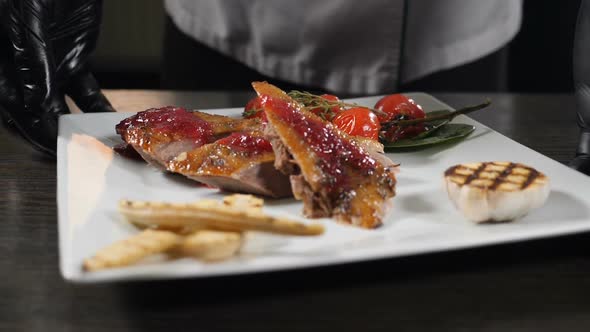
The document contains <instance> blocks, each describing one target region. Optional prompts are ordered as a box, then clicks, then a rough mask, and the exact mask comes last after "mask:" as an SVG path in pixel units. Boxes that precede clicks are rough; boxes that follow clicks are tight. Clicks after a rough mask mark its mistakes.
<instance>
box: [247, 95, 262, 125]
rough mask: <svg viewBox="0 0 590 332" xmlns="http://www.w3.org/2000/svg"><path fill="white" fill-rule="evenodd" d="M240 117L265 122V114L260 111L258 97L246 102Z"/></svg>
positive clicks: (260, 106) (260, 105)
mask: <svg viewBox="0 0 590 332" xmlns="http://www.w3.org/2000/svg"><path fill="white" fill-rule="evenodd" d="M242 116H243V117H244V118H246V119H253V118H260V119H261V120H262V122H267V121H268V120H267V119H266V113H264V110H263V109H262V104H261V103H260V98H259V97H254V98H252V99H250V101H248V103H247V104H246V107H244V113H242Z"/></svg>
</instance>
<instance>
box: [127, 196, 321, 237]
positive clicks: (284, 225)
mask: <svg viewBox="0 0 590 332" xmlns="http://www.w3.org/2000/svg"><path fill="white" fill-rule="evenodd" d="M119 211H120V212H121V213H122V214H123V215H124V216H125V217H126V218H127V220H129V221H130V222H132V223H137V224H143V225H147V226H150V227H156V226H157V227H165V228H180V227H185V228H192V227H194V228H197V229H204V228H206V229H215V230H220V231H234V232H242V231H248V230H253V231H263V232H273V233H281V234H291V235H319V234H322V233H323V232H324V227H323V226H322V225H320V224H310V225H307V224H304V223H300V222H297V221H293V220H289V219H286V218H282V217H273V216H268V215H265V214H263V213H261V212H260V211H259V210H258V209H256V208H245V209H232V208H228V207H227V206H224V205H223V204H221V203H219V202H217V201H212V200H203V201H199V202H196V203H189V204H179V203H161V202H142V201H130V200H121V201H120V202H119Z"/></svg>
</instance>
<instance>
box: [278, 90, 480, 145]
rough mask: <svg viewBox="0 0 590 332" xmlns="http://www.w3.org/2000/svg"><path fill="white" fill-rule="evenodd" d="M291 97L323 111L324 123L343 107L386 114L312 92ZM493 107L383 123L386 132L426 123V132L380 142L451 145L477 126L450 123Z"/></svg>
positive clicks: (470, 108) (390, 143)
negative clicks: (337, 108) (458, 117)
mask: <svg viewBox="0 0 590 332" xmlns="http://www.w3.org/2000/svg"><path fill="white" fill-rule="evenodd" d="M288 95H289V96H290V97H291V98H293V99H294V100H296V101H297V102H299V103H301V104H303V105H304V107H305V108H306V109H308V110H311V109H318V108H319V109H321V110H322V112H321V113H320V116H321V117H322V118H324V120H328V121H329V120H331V119H332V118H333V117H334V114H333V112H332V111H331V110H332V109H334V107H339V108H341V109H346V108H351V107H365V108H368V109H369V110H371V111H372V112H374V113H375V114H377V115H382V114H383V112H382V111H380V110H378V109H375V108H371V107H366V106H361V105H358V104H355V103H348V102H343V101H340V100H338V101H332V100H326V99H324V98H322V97H320V96H318V95H315V94H312V93H310V92H305V91H297V90H293V91H290V92H289V93H288ZM489 105H491V101H490V100H489V99H487V100H485V101H484V102H483V103H481V104H478V105H472V106H467V107H463V108H460V109H458V110H456V111H451V110H437V111H431V112H427V113H426V117H424V118H416V119H409V120H406V119H400V120H392V121H389V122H384V123H381V130H382V131H386V130H390V129H392V128H397V129H395V130H399V129H401V128H403V127H406V126H412V125H416V124H419V123H424V125H425V129H426V130H425V131H424V132H422V133H420V134H418V135H416V136H414V137H412V138H406V139H400V140H397V141H395V142H388V141H385V140H383V139H380V141H381V143H383V145H384V147H385V148H387V149H395V148H410V147H422V146H429V145H433V144H439V143H444V142H448V141H451V140H454V139H459V138H463V137H466V136H468V135H469V134H471V133H472V132H473V131H474V130H475V127H474V126H472V125H466V124H452V123H449V122H450V121H452V120H453V119H454V118H455V117H456V116H458V115H462V114H468V113H471V112H475V111H478V110H481V109H484V108H486V107H488V106H489Z"/></svg>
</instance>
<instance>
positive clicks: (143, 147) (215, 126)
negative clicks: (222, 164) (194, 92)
mask: <svg viewBox="0 0 590 332" xmlns="http://www.w3.org/2000/svg"><path fill="white" fill-rule="evenodd" d="M260 128H261V123H260V121H258V120H256V119H251V120H250V119H233V118H230V117H227V116H222V115H213V114H207V113H203V112H197V111H187V110H186V109H184V108H181V107H172V106H168V107H163V108H153V109H149V110H147V111H143V112H139V113H137V114H135V115H133V116H130V117H128V118H127V119H124V120H123V121H121V122H120V123H119V124H118V125H117V126H116V127H115V129H116V131H117V133H118V134H119V135H121V138H123V140H124V141H125V142H127V143H128V144H130V145H131V146H132V147H133V148H134V149H135V150H136V151H137V152H138V153H139V154H140V155H141V156H142V157H143V158H144V159H145V160H146V161H147V162H149V163H150V164H152V165H154V166H156V167H159V168H165V164H166V163H167V162H168V161H169V160H170V159H172V158H174V157H176V156H177V155H179V154H180V153H182V152H187V151H191V150H193V149H195V148H197V147H200V146H202V145H204V144H208V143H212V142H214V141H216V140H217V139H219V138H221V137H224V136H226V135H229V134H231V133H232V132H236V131H242V130H259V129H260Z"/></svg>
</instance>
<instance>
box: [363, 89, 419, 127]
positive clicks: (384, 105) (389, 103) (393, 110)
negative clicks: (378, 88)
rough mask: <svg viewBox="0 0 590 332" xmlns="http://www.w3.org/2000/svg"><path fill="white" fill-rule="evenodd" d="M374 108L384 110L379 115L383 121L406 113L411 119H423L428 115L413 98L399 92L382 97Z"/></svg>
mask: <svg viewBox="0 0 590 332" xmlns="http://www.w3.org/2000/svg"><path fill="white" fill-rule="evenodd" d="M374 108H375V109H377V110H379V111H381V112H383V114H378V115H377V116H378V118H379V121H380V122H381V123H383V122H388V121H391V120H393V119H394V117H396V116H398V115H406V116H407V117H408V118H411V119H421V118H423V117H425V116H426V113H424V111H423V110H422V107H420V105H418V104H416V102H415V101H414V100H413V99H410V98H408V97H406V96H404V95H403V94H399V93H397V94H392V95H387V96H385V97H383V98H381V99H380V100H379V101H378V102H377V103H376V104H375V107H374Z"/></svg>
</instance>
